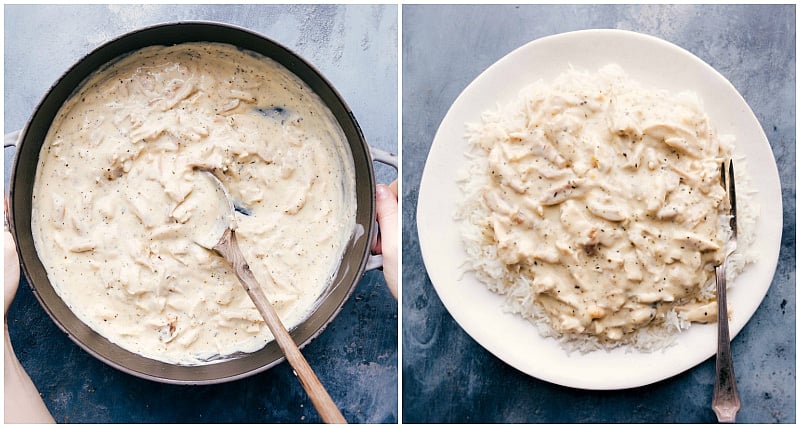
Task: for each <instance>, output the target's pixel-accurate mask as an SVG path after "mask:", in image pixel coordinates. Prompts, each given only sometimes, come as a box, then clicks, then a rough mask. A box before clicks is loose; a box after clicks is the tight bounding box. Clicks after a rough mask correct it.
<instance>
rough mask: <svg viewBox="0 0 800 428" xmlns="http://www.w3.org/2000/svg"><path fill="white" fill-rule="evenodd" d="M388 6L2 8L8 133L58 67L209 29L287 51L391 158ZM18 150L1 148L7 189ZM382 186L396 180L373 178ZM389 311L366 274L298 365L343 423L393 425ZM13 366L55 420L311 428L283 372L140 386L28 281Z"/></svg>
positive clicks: (16, 322)
mask: <svg viewBox="0 0 800 428" xmlns="http://www.w3.org/2000/svg"><path fill="white" fill-rule="evenodd" d="M397 10H398V8H397V6H395V5H378V6H375V5H356V6H342V5H286V6H282V5H235V6H219V5H80V6H52V5H47V6H38V5H34V6H28V5H24V6H20V5H6V6H4V12H5V58H4V62H5V66H4V71H5V94H4V100H5V117H4V124H5V132H6V133H8V132H11V131H14V130H17V129H20V128H22V126H23V125H24V123H25V121H26V120H27V118H28V117H29V116H30V115H31V113H32V112H33V109H34V107H35V105H36V103H37V102H38V100H39V99H40V98H41V97H42V96H43V95H44V93H45V91H46V90H47V89H48V88H49V87H50V85H52V84H53V82H55V80H56V79H57V78H58V77H59V76H60V75H61V73H63V72H64V71H65V70H66V69H67V67H69V66H70V65H72V63H74V62H75V61H77V60H78V59H79V58H81V57H82V56H83V55H85V54H86V53H88V52H89V51H91V50H92V49H94V48H95V47H97V46H99V45H100V44H102V43H103V42H105V41H107V40H109V39H111V38H113V37H116V36H118V35H121V34H123V33H125V32H128V31H131V30H134V29H136V28H139V27H143V26H146V25H151V24H155V23H159V22H167V21H176V20H213V21H220V22H225V23H229V24H234V25H239V26H243V27H246V28H248V29H250V30H253V31H256V32H259V33H261V34H264V35H266V36H268V37H270V38H272V39H273V40H275V41H277V42H279V43H282V44H284V45H286V46H287V47H289V48H290V49H292V50H294V51H295V52H297V53H298V54H300V55H301V56H303V57H304V58H305V59H306V60H308V61H309V62H311V63H312V64H314V65H315V66H316V67H317V68H319V69H320V71H321V72H322V74H323V75H325V76H326V77H327V78H328V79H329V80H330V81H331V82H332V84H333V86H334V87H336V89H337V90H338V91H339V92H340V93H341V94H342V96H343V98H344V99H345V100H346V101H347V102H348V104H349V106H350V108H351V109H352V110H353V112H354V115H355V117H356V119H357V120H358V121H359V124H360V125H361V127H362V129H363V131H364V135H365V137H366V139H367V142H368V144H370V145H371V146H374V147H378V148H381V149H383V150H387V151H392V152H397V108H396V107H397ZM13 154H14V149H13V148H9V149H5V150H4V158H5V159H4V171H5V174H4V176H5V181H4V182H5V183H6V184H7V183H8V173H9V171H10V166H11V162H12V158H13ZM376 175H377V179H378V182H384V183H386V182H390V181H391V180H393V179H394V178H395V177H396V172H395V171H394V170H392V169H391V168H388V167H384V166H380V165H379V166H376ZM397 313H398V310H397V302H396V301H395V300H394V299H393V298H392V296H391V294H390V293H389V292H388V290H387V288H386V284H385V282H384V280H383V275H382V273H381V272H378V271H373V272H367V273H366V274H365V275H364V276H363V278H362V279H361V281H360V282H359V283H358V285H357V287H356V289H355V291H354V292H353V294H352V295H351V297H350V299H349V300H348V301H347V303H346V304H345V306H344V308H343V309H342V311H341V312H340V313H339V315H338V316H337V317H336V318H335V319H334V320H333V322H332V323H331V324H330V325H328V327H327V329H326V330H325V331H324V332H323V333H322V334H321V335H320V336H319V337H318V338H316V339H315V340H313V341H312V342H311V343H310V344H308V345H307V346H306V347H305V348H304V350H303V354H304V355H305V357H306V359H307V360H308V362H309V364H310V365H311V367H312V368H313V369H314V371H315V372H316V373H317V375H318V377H319V378H320V380H321V382H322V384H323V385H324V386H325V387H326V389H327V390H328V392H329V393H330V395H331V398H332V399H333V401H334V402H335V403H336V404H337V405H338V406H339V408H340V409H341V411H342V413H343V415H344V417H345V418H346V419H347V420H348V421H349V422H362V423H363V422H368V423H394V422H397V420H398V386H397V385H398V370H397V360H398V357H397V355H398V352H397V343H398V336H397V331H398V319H397ZM8 324H9V331H10V335H11V340H12V343H13V345H14V348H15V350H16V352H17V355H18V357H19V359H20V361H21V363H22V365H23V367H24V368H25V369H26V371H27V372H28V373H29V374H30V376H31V378H32V380H33V382H34V384H35V385H36V387H37V388H38V389H39V391H40V392H41V394H42V397H43V399H44V402H45V404H46V405H47V407H48V409H49V410H50V411H51V413H52V414H53V416H54V418H55V420H56V421H58V422H72V423H105V422H129V423H130V422H152V423H159V422H184V423H190V422H292V423H302V422H311V423H314V422H319V421H320V419H319V417H318V415H317V413H316V410H315V409H314V407H313V405H312V404H311V402H310V401H309V399H308V398H307V396H306V393H305V391H304V390H303V389H302V387H301V386H300V384H299V382H298V380H297V378H296V377H295V376H294V374H293V373H292V370H291V368H290V366H289V365H288V364H287V363H285V362H284V363H281V364H279V365H277V366H275V367H273V368H271V369H269V370H267V371H266V372H263V373H260V374H257V375H254V376H251V377H249V378H246V379H242V380H238V381H234V382H229V383H225V384H219V385H208V386H176V385H167V384H161V383H156V382H152V381H147V380H142V379H139V378H137V377H134V376H131V375H128V374H125V373H122V372H120V371H118V370H116V369H113V368H111V367H109V366H107V365H105V364H104V363H102V362H100V361H98V360H97V359H95V358H94V357H92V356H90V355H89V354H88V353H86V352H85V351H83V350H82V349H81V348H79V347H78V346H77V345H75V344H73V343H72V341H71V340H70V339H69V338H67V337H66V336H65V334H64V333H62V332H61V331H60V330H59V329H58V328H57V327H56V326H55V324H54V323H53V322H52V321H51V320H50V318H49V317H48V315H47V314H46V313H45V312H44V310H43V309H42V308H41V307H40V305H39V303H38V302H37V301H36V299H35V297H34V296H33V294H32V292H31V290H30V288H29V286H28V284H27V283H26V282H25V281H23V283H22V284H21V285H20V289H19V291H18V293H17V296H16V299H15V301H14V303H13V305H12V307H11V309H10V311H9V314H8Z"/></svg>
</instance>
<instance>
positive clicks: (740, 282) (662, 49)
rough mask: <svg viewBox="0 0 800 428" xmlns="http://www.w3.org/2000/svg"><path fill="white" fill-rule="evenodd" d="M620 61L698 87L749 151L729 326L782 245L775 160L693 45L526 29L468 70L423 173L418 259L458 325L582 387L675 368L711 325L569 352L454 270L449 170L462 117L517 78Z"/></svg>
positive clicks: (747, 306) (732, 92)
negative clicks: (490, 59)
mask: <svg viewBox="0 0 800 428" xmlns="http://www.w3.org/2000/svg"><path fill="white" fill-rule="evenodd" d="M612 62H613V63H617V64H619V65H621V66H622V67H623V68H624V69H625V70H626V71H627V72H628V74H629V75H630V76H631V78H633V79H634V80H637V81H639V82H641V83H642V84H644V85H647V86H653V87H658V88H664V89H669V90H673V91H679V90H691V91H694V92H696V93H698V94H699V96H700V97H701V99H702V101H703V103H704V107H705V109H706V112H707V113H708V114H709V116H710V118H711V120H712V122H713V123H714V124H715V125H716V127H717V130H718V131H719V132H720V133H730V134H734V135H735V136H736V140H737V142H736V154H737V155H744V156H746V158H747V164H748V166H749V171H750V174H751V175H752V176H753V182H754V184H755V186H757V190H758V193H757V194H755V195H754V199H755V201H756V202H757V203H758V204H759V206H760V207H761V212H760V218H759V220H758V223H757V225H756V229H757V230H756V236H757V238H756V242H755V246H756V251H757V253H758V254H760V259H759V261H758V262H757V263H756V264H754V265H751V266H749V267H748V269H747V270H746V271H745V272H743V273H742V274H741V275H740V276H738V277H737V278H736V280H735V281H734V282H733V283H732V284H729V286H730V287H732V290H731V291H730V292H729V295H728V300H729V304H730V305H731V307H732V314H733V319H732V321H731V334H732V335H735V334H736V333H738V332H739V331H740V330H741V329H742V328H743V327H744V325H745V323H747V321H748V320H749V319H750V317H751V316H752V315H753V313H754V312H755V311H756V309H757V308H758V306H759V304H760V303H761V301H762V299H763V298H764V295H765V294H766V292H767V290H768V289H769V286H770V283H771V282H772V276H773V274H774V273H775V267H776V265H777V261H778V251H779V249H780V238H781V225H782V223H783V222H782V208H781V193H780V183H779V180H778V171H777V167H776V165H775V159H774V157H773V154H772V150H771V149H770V146H769V143H768V142H767V138H766V136H765V135H764V132H763V131H762V129H761V126H760V125H759V123H758V120H757V119H756V117H755V116H754V115H753V112H752V111H751V110H750V108H749V106H748V105H747V103H746V102H745V101H744V99H743V98H742V97H741V95H739V93H738V92H737V91H736V89H735V88H734V87H733V86H732V85H731V84H730V83H729V82H728V81H727V80H726V79H725V78H724V77H723V76H722V75H720V74H719V73H718V72H716V71H715V70H714V69H713V68H711V67H710V66H709V65H708V64H706V63H704V62H703V61H702V60H700V59H699V58H697V57H695V56H694V55H692V54H691V53H689V52H687V51H685V50H683V49H681V48H679V47H677V46H675V45H673V44H670V43H668V42H665V41H663V40H661V39H657V38H654V37H651V36H645V35H642V34H638V33H633V32H628V31H619V30H587V31H577V32H572V33H565V34H560V35H555V36H550V37H545V38H542V39H538V40H534V41H533V42H530V43H528V44H526V45H525V46H523V47H521V48H519V49H517V50H515V51H513V52H511V53H510V54H508V55H507V56H505V57H504V58H502V59H500V60H499V61H498V62H496V63H495V64H494V65H492V66H491V67H489V68H488V69H487V70H486V71H484V72H483V73H482V74H481V75H480V76H478V78H476V79H475V80H474V81H473V82H472V83H471V84H470V85H469V86H468V87H467V88H466V89H465V90H464V91H463V92H462V93H461V95H460V96H459V97H458V98H457V99H456V101H455V102H454V103H453V105H452V106H451V108H450V110H449V111H448V112H447V115H446V116H445V118H444V120H443V121H442V123H441V125H440V126H439V130H438V131H437V133H436V136H435V138H434V140H433V144H432V146H431V150H430V153H429V155H428V159H427V161H426V164H425V170H424V172H423V175H422V182H421V184H420V193H419V202H418V206H417V228H418V232H419V242H420V248H421V251H422V256H423V260H424V262H425V266H426V268H427V270H428V275H429V276H430V278H431V281H432V282H433V285H434V287H435V288H436V292H437V293H438V295H439V297H440V298H441V300H442V302H443V303H444V305H445V307H446V308H447V310H448V311H449V312H450V314H451V315H452V316H453V318H455V320H456V321H457V322H458V324H459V325H460V326H461V327H462V328H463V329H464V330H465V331H466V332H467V333H468V334H469V335H470V336H472V337H473V338H474V339H475V340H476V341H477V342H478V343H480V344H481V345H482V346H483V347H484V348H486V349H487V350H489V351H490V352H491V353H493V354H494V355H496V356H497V357H499V358H500V359H502V360H503V361H505V362H506V363H508V364H510V365H511V366H513V367H515V368H517V369H519V370H521V371H523V372H525V373H527V374H529V375H531V376H534V377H537V378H539V379H542V380H546V381H549V382H552V383H556V384H560V385H564V386H570V387H575V388H583V389H623V388H631V387H636V386H642V385H647V384H650V383H653V382H656V381H659V380H662V379H665V378H668V377H670V376H674V375H676V374H678V373H681V372H683V371H685V370H688V369H689V368H691V367H694V366H695V365H697V364H699V363H701V362H702V361H704V360H706V359H707V358H709V357H711V356H712V355H714V354H715V353H716V324H713V325H693V326H692V327H691V328H690V329H688V330H687V331H685V332H682V333H681V334H680V335H679V337H678V340H677V344H676V345H674V346H672V347H669V348H667V349H666V350H664V351H657V352H654V353H641V352H637V351H633V350H629V349H628V350H626V349H620V348H618V349H616V350H614V351H611V352H607V351H596V352H592V353H588V354H581V353H580V352H573V353H572V354H567V353H566V352H565V351H564V350H563V349H562V348H561V347H560V346H559V345H558V343H557V342H556V341H555V340H553V339H544V338H542V337H541V336H539V335H538V332H537V330H536V328H535V327H534V326H533V324H531V323H530V322H529V321H526V320H524V319H522V318H521V317H520V316H517V315H513V314H509V313H506V312H504V311H503V309H502V308H503V297H501V296H499V295H496V294H494V293H492V292H490V291H488V289H487V288H486V287H485V286H484V285H483V284H481V283H479V282H478V281H477V279H475V277H474V276H472V275H470V274H464V273H463V266H464V261H465V260H466V254H465V252H464V250H463V245H462V243H461V237H460V235H459V227H458V225H457V223H456V222H455V221H454V220H453V214H454V212H455V210H456V206H457V202H458V200H459V198H460V197H461V196H460V195H461V192H460V190H459V188H458V185H457V184H456V181H455V180H456V176H457V171H459V170H461V169H462V168H463V167H464V165H465V164H466V162H467V159H466V158H465V157H464V156H463V153H465V152H467V150H468V146H467V142H466V140H465V139H464V138H463V136H464V133H465V124H466V123H468V122H478V121H479V118H480V114H481V113H482V112H483V111H485V110H488V109H492V108H495V107H496V106H497V105H498V104H500V105H505V104H507V103H508V102H510V101H511V100H512V99H513V98H514V97H515V96H516V95H517V93H518V92H519V90H520V89H521V88H522V87H523V86H525V85H526V84H529V83H532V82H533V81H535V80H538V79H545V81H550V80H552V79H553V78H555V77H556V76H557V75H558V74H560V73H562V72H564V71H565V70H567V68H568V67H569V66H570V65H571V66H573V67H575V68H576V69H579V70H590V71H596V70H597V69H598V68H600V67H601V66H603V65H605V64H608V63H612Z"/></svg>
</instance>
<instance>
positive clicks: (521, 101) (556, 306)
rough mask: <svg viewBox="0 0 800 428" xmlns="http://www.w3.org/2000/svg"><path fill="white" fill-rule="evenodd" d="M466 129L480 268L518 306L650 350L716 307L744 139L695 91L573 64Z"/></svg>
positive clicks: (545, 320)
mask: <svg viewBox="0 0 800 428" xmlns="http://www.w3.org/2000/svg"><path fill="white" fill-rule="evenodd" d="M467 134H468V135H467V138H468V140H469V143H470V147H471V152H470V153H469V154H468V156H469V157H470V161H469V167H468V169H467V170H465V171H462V172H463V177H461V178H460V179H459V180H460V183H461V186H462V189H463V190H464V193H465V198H464V200H463V202H462V204H461V206H460V210H459V213H458V215H457V217H458V218H459V219H460V220H461V221H462V231H463V239H464V242H465V244H466V248H467V252H468V257H469V269H471V270H473V271H474V272H475V273H476V274H477V276H478V278H479V279H481V281H482V282H484V283H485V284H486V285H487V286H488V287H489V288H490V289H491V290H493V291H495V292H497V293H500V294H503V295H505V296H506V299H507V304H508V308H509V309H510V310H511V311H513V312H516V313H519V314H521V315H522V316H524V317H526V318H529V319H532V320H533V321H534V322H535V323H536V324H537V325H538V326H539V327H540V328H539V330H540V331H541V332H542V333H543V334H544V335H546V336H555V337H559V338H561V339H562V340H564V342H565V343H566V344H568V345H569V346H568V347H569V348H570V349H582V350H590V349H595V348H597V347H606V348H609V347H615V346H618V345H621V344H631V345H634V346H637V347H638V348H640V349H653V348H657V347H659V346H663V344H665V343H667V342H668V340H664V339H668V338H669V337H670V336H671V335H672V334H673V333H674V332H675V331H676V330H677V329H680V328H684V327H686V326H688V325H689V324H690V323H691V322H712V321H714V320H715V317H716V302H715V297H714V293H713V290H714V283H715V281H714V266H715V265H718V264H719V263H720V262H721V261H722V258H723V252H724V246H725V239H726V236H727V234H728V233H729V229H728V228H727V226H726V225H725V224H726V219H727V218H726V217H725V213H727V208H728V205H727V200H726V194H725V190H724V189H723V187H722V186H721V185H720V172H719V171H720V163H721V162H722V161H723V160H725V159H728V158H730V157H731V155H732V143H733V141H732V138H730V137H722V136H719V135H717V134H716V133H715V130H714V127H713V125H712V124H711V123H710V122H709V119H708V117H707V116H706V114H705V113H704V112H703V110H702V108H701V106H700V102H699V101H698V99H697V98H696V96H695V95H694V94H692V93H686V92H684V93H678V94H671V93H668V92H665V91H661V90H655V89H650V88H645V87H642V86H641V85H639V84H638V83H636V82H634V81H632V80H631V79H630V78H629V77H627V75H626V74H625V73H624V71H623V70H622V69H621V68H619V67H618V66H615V65H609V66H606V67H603V68H601V69H600V70H599V71H598V72H596V73H588V72H579V71H575V70H569V71H567V72H565V73H564V74H562V75H560V76H559V77H558V78H556V79H555V80H554V81H553V82H551V83H545V82H543V81H539V82H536V83H535V84H533V85H530V86H528V87H526V88H524V89H523V90H522V91H521V93H520V94H519V96H518V98H517V99H516V100H515V101H514V102H512V103H511V104H509V105H507V106H502V107H500V108H499V109H497V110H494V111H489V112H486V113H484V114H483V116H482V120H481V123H478V124H469V125H468V133H467ZM738 170H739V165H738V164H737V184H738V181H739V178H738V175H739V174H738V172H739V171H738ZM742 193H745V192H742ZM744 197H746V196H744ZM741 198H742V197H740V201H741ZM740 206H741V205H740ZM746 223H747V221H746ZM750 225H752V219H750V220H749V224H745V225H740V228H742V227H745V228H747V227H750ZM746 261H747V260H745V259H740V260H737V261H736V262H734V263H733V264H734V268H733V270H741V268H742V266H743V264H744V263H745V262H746ZM734 273H735V272H734Z"/></svg>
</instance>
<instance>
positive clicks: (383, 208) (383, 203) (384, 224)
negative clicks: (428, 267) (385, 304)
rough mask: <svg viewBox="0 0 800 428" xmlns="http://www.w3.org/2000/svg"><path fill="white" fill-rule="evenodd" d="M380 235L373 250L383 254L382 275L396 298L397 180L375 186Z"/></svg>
mask: <svg viewBox="0 0 800 428" xmlns="http://www.w3.org/2000/svg"><path fill="white" fill-rule="evenodd" d="M375 193H376V199H377V213H378V226H379V227H380V235H378V242H377V244H376V245H375V248H374V249H373V251H374V252H375V253H376V254H383V277H384V278H385V279H386V285H387V286H388V287H389V291H390V292H391V293H392V296H394V298H395V299H397V253H398V244H397V180H395V181H393V182H392V184H390V185H388V186H387V185H385V184H379V185H377V186H376V188H375Z"/></svg>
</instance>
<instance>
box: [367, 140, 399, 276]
mask: <svg viewBox="0 0 800 428" xmlns="http://www.w3.org/2000/svg"><path fill="white" fill-rule="evenodd" d="M369 153H370V155H371V156H372V160H373V161H375V162H380V163H382V164H384V165H389V166H391V167H392V168H394V169H395V171H397V154H395V153H390V152H387V151H385V150H381V149H376V148H375V147H371V146H370V148H369ZM379 234H380V227H379V226H378V224H377V222H376V224H375V229H374V233H373V234H372V240H371V243H370V248H374V247H375V244H376V243H377V242H378V235H379ZM381 268H383V255H381V254H370V256H369V258H368V259H367V267H366V270H374V269H381Z"/></svg>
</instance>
